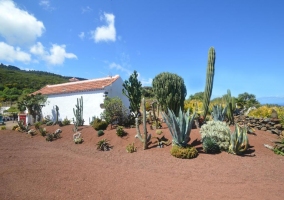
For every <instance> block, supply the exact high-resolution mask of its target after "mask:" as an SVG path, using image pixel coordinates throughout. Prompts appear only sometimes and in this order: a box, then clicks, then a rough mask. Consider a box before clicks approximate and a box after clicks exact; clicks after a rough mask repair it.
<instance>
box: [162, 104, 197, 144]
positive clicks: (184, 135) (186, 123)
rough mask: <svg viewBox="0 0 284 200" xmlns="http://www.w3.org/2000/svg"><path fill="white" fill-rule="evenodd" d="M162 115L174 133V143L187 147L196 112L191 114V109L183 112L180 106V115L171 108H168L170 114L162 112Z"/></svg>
mask: <svg viewBox="0 0 284 200" xmlns="http://www.w3.org/2000/svg"><path fill="white" fill-rule="evenodd" d="M162 115H163V118H164V121H165V122H166V123H167V125H168V128H169V130H170V133H171V135H172V138H173V139H172V144H173V145H178V146H182V147H186V146H187V143H188V142H189V140H190V132H191V127H192V123H193V122H194V118H195V113H193V115H192V116H190V114H189V110H187V112H185V113H183V112H182V111H181V108H180V110H179V114H178V117H176V116H175V114H174V112H173V111H171V110H170V109H168V115H167V114H165V113H162Z"/></svg>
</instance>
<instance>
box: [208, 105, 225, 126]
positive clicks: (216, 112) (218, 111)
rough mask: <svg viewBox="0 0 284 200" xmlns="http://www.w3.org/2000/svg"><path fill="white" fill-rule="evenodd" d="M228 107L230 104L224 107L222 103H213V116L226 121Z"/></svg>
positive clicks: (216, 119) (215, 118) (217, 119)
mask: <svg viewBox="0 0 284 200" xmlns="http://www.w3.org/2000/svg"><path fill="white" fill-rule="evenodd" d="M227 108H228V105H226V106H225V107H224V108H223V107H222V105H213V112H212V116H213V119H214V121H221V122H222V121H225V119H226V113H227Z"/></svg>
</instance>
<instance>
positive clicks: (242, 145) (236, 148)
mask: <svg viewBox="0 0 284 200" xmlns="http://www.w3.org/2000/svg"><path fill="white" fill-rule="evenodd" d="M248 146H249V141H248V136H247V126H246V125H244V126H242V127H241V126H240V125H238V124H236V125H235V131H234V132H233V133H232V134H231V141H230V147H229V153H232V154H237V155H239V154H242V153H244V152H245V151H246V150H247V149H248Z"/></svg>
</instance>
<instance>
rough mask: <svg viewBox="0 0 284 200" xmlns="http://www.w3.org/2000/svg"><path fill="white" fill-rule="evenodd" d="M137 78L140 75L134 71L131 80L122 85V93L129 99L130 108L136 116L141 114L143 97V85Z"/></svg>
mask: <svg viewBox="0 0 284 200" xmlns="http://www.w3.org/2000/svg"><path fill="white" fill-rule="evenodd" d="M137 77H138V73H137V71H135V70H134V72H133V74H132V75H131V76H130V77H129V79H128V80H125V81H124V83H123V84H122V86H123V89H122V93H123V94H124V95H125V96H126V97H127V98H128V99H129V102H130V107H129V108H130V110H131V111H132V112H134V113H135V114H136V115H137V114H138V113H139V109H140V103H141V96H142V83H141V82H140V81H139V80H138V78H137Z"/></svg>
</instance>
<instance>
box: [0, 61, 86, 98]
mask: <svg viewBox="0 0 284 200" xmlns="http://www.w3.org/2000/svg"><path fill="white" fill-rule="evenodd" d="M70 78H73V77H68V76H61V75H58V74H53V73H49V72H44V71H26V70H21V69H19V68H18V67H15V66H11V65H8V66H6V65H4V64H2V63H1V64H0V102H5V101H16V100H17V99H18V97H19V96H20V95H22V94H23V93H29V92H33V91H36V90H38V89H40V88H42V87H44V86H45V85H47V84H59V83H65V82H68V81H69V79H70ZM75 78H77V79H79V80H86V79H84V78H78V77H75Z"/></svg>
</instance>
